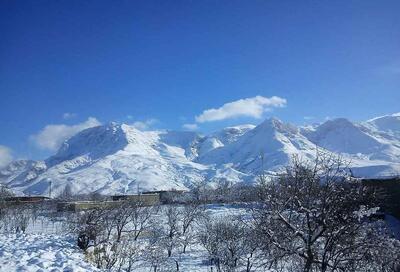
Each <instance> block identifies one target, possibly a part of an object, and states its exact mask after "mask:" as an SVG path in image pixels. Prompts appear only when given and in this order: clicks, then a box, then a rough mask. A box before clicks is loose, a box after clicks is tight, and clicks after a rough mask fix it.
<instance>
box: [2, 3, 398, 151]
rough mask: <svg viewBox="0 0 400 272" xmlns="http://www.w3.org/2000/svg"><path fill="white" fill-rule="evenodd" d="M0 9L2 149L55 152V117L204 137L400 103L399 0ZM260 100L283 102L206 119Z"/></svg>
mask: <svg viewBox="0 0 400 272" xmlns="http://www.w3.org/2000/svg"><path fill="white" fill-rule="evenodd" d="M0 5H1V8H0V33H1V38H0V128H1V134H0V147H2V148H3V149H4V150H5V149H7V150H8V151H7V152H8V153H7V152H3V157H4V156H5V155H4V154H5V153H7V154H8V155H10V154H11V155H12V157H14V158H21V157H24V158H36V159H37V158H44V157H46V156H47V155H49V154H51V153H53V152H54V149H55V146H57V142H51V139H50V142H51V143H48V142H46V140H49V139H41V140H43V141H44V142H42V143H40V141H39V140H40V139H39V138H38V135H39V136H40V135H41V134H40V133H42V132H43V131H44V130H46V126H48V125H51V124H57V125H64V126H62V127H50V129H51V128H53V132H54V129H56V130H57V129H60V133H58V134H63V133H64V132H65V129H70V126H74V129H75V130H79V129H80V128H82V127H85V126H90V125H94V124H96V122H99V123H100V122H101V123H106V122H109V121H117V122H127V123H135V122H136V124H137V125H138V126H141V127H143V126H144V125H145V124H147V126H148V127H154V128H169V129H181V128H182V126H184V125H185V124H189V125H186V128H194V127H195V125H196V126H197V129H198V130H199V131H202V132H208V131H212V130H215V129H218V128H220V127H223V126H226V125H234V124H238V123H244V122H246V123H248V122H251V123H259V122H261V120H262V119H263V118H266V117H269V116H277V117H278V118H281V119H282V120H284V121H287V122H293V123H295V124H304V123H310V122H319V121H323V120H324V119H325V118H327V117H328V118H334V117H347V118H349V119H351V120H356V121H358V120H364V119H368V118H370V117H374V116H378V115H383V114H388V113H393V112H398V111H400V107H399V101H400V90H399V88H400V16H398V11H399V10H400V1H397V0H393V1H368V0H363V1H349V0H346V1H222V0H220V1H216V0H213V1H211V0H210V1H208V0H205V1H186V0H185V1H100V0H99V1H81V0H79V1H74V0H71V1H54V0H49V1H42V0H38V1H11V0H6V1H2V3H1V4H0ZM256 96H260V97H263V98H265V99H270V98H271V97H273V96H277V97H279V98H281V99H284V100H285V101H286V102H285V103H281V104H280V105H278V104H279V103H278V104H273V103H272V104H271V103H270V104H268V103H269V102H268V103H267V104H266V103H264V102H265V101H264V102H262V103H261V104H262V105H261V113H260V112H250V113H249V112H247V114H240V107H244V108H245V110H244V111H246V109H248V105H249V104H246V103H247V102H249V103H253V102H254V101H255V100H249V101H247V100H245V101H247V102H246V103H244V104H241V105H239V114H237V115H235V114H234V113H233V112H231V114H230V115H229V114H228V115H223V114H222V119H221V118H220V119H218V118H217V119H218V120H214V119H215V118H214V119H213V118H208V119H207V118H206V119H207V120H205V119H201V118H200V119H199V117H200V116H201V114H202V113H203V112H204V111H205V110H207V109H213V108H214V109H218V108H220V107H222V106H223V105H224V104H226V103H229V102H234V101H238V100H240V99H246V98H254V97H256ZM241 101H242V102H243V100H241ZM257 103H258V102H257ZM257 103H256V104H254V103H253V104H251V105H255V106H257V105H258V106H260V103H259V104H257ZM239 104H240V103H239ZM236 106H238V104H234V105H233V109H232V107H231V109H230V110H231V111H235V110H236V109H237V107H236ZM228 108H229V105H228ZM224 109H226V107H225V108H222V111H223V110H224ZM258 109H259V110H260V108H258ZM242 110H243V108H242ZM255 110H256V111H257V109H255ZM212 113H213V112H211V114H212ZM214 113H217V114H221V112H214ZM242 113H243V112H242ZM196 116H197V117H198V118H197V121H196ZM89 117H92V118H91V119H88V118H89ZM211 119H212V120H211ZM199 120H202V121H199ZM139 122H140V123H139ZM48 128H49V127H47V129H48ZM74 129H72V130H74ZM69 131H71V129H70V130H69ZM48 136H49V135H48ZM38 139H39V140H38ZM38 141H39V142H38ZM0 151H1V150H0ZM0 154H1V153H0ZM0 156H1V155H0Z"/></svg>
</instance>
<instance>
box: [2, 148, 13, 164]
mask: <svg viewBox="0 0 400 272" xmlns="http://www.w3.org/2000/svg"><path fill="white" fill-rule="evenodd" d="M12 160H13V156H12V151H11V149H9V148H8V147H6V146H4V145H0V169H1V168H3V167H5V166H7V164H9V163H10V162H11V161H12Z"/></svg>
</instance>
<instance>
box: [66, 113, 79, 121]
mask: <svg viewBox="0 0 400 272" xmlns="http://www.w3.org/2000/svg"><path fill="white" fill-rule="evenodd" d="M76 116H78V115H77V114H76V113H72V112H65V113H64V114H63V119H64V120H69V119H72V118H75V117H76Z"/></svg>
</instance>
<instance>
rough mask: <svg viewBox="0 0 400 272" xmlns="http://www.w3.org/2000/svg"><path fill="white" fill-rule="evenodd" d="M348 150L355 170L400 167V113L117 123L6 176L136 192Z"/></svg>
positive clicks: (381, 171) (28, 185)
mask: <svg viewBox="0 0 400 272" xmlns="http://www.w3.org/2000/svg"><path fill="white" fill-rule="evenodd" d="M317 148H318V149H320V150H326V151H330V152H335V153H341V154H343V156H345V157H346V158H347V159H349V160H351V162H352V167H353V170H354V172H355V174H356V175H360V176H383V175H395V174H398V173H400V114H394V115H388V116H382V117H378V118H374V119H371V120H368V121H366V122H362V123H354V122H350V121H349V120H347V119H343V118H341V119H335V120H330V121H327V122H325V123H323V124H321V125H318V126H314V127H307V128H298V127H296V126H294V125H291V124H286V123H283V122H282V121H280V120H278V119H276V118H271V119H267V120H265V121H264V122H262V123H261V124H260V125H258V126H253V125H242V126H237V127H229V128H225V129H222V130H220V131H217V132H214V133H211V134H209V135H206V136H203V135H200V134H197V133H195V132H187V131H140V130H137V129H135V128H134V127H132V126H129V125H125V124H116V123H110V124H107V125H103V126H98V127H93V128H89V129H86V130H83V131H81V132H79V133H78V134H76V135H75V136H73V137H71V138H70V139H69V140H67V141H66V142H65V143H64V144H63V145H62V146H61V148H60V149H59V150H58V152H57V153H56V154H55V155H53V156H51V157H50V158H48V159H47V160H45V161H42V162H40V161H28V160H22V161H15V162H12V163H11V164H10V165H8V166H7V167H6V168H4V169H2V170H0V182H1V183H4V184H7V185H8V186H9V187H11V188H13V189H14V190H15V191H16V192H18V193H20V194H48V193H49V190H50V184H51V190H52V192H53V196H54V195H58V194H61V193H62V192H63V191H64V190H65V188H68V190H71V191H72V192H73V193H90V192H99V193H102V194H123V193H134V192H137V190H140V191H151V190H170V189H183V190H186V189H189V188H191V187H193V186H194V185H195V184H197V183H200V182H203V181H207V182H213V181H217V180H219V179H228V180H230V181H232V182H251V181H253V180H254V177H255V176H256V175H257V174H258V173H259V172H260V171H261V170H262V169H265V170H269V171H280V169H282V167H283V166H285V165H286V164H287V163H288V162H290V160H291V158H292V156H293V155H298V156H300V157H302V158H305V159H307V158H308V159H313V158H314V157H315V155H316V149H317Z"/></svg>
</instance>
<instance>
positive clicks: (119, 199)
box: [57, 194, 160, 212]
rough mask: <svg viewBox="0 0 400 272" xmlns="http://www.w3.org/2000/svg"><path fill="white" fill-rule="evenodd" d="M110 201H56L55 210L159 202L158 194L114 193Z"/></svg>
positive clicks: (142, 204) (109, 207)
mask: <svg viewBox="0 0 400 272" xmlns="http://www.w3.org/2000/svg"><path fill="white" fill-rule="evenodd" d="M111 199H112V201H68V202H59V203H57V211H72V212H78V211H84V210H91V209H96V208H105V209H112V208H114V207H118V206H120V205H122V204H123V203H137V204H139V205H140V206H152V205H157V204H159V203H160V196H159V195H158V194H146V195H116V196H112V197H111Z"/></svg>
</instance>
